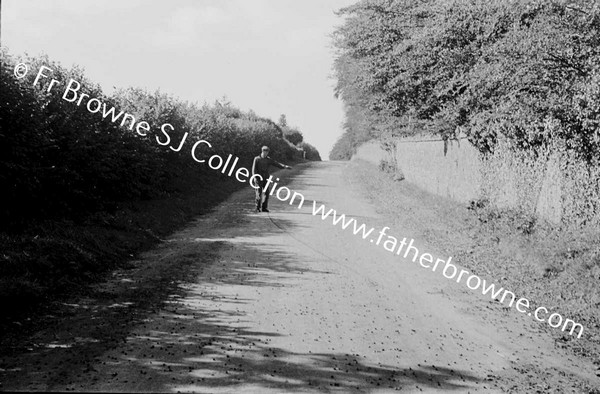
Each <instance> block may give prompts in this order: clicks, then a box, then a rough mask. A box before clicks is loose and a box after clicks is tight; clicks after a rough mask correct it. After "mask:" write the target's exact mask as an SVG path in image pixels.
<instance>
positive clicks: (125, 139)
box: [0, 51, 319, 316]
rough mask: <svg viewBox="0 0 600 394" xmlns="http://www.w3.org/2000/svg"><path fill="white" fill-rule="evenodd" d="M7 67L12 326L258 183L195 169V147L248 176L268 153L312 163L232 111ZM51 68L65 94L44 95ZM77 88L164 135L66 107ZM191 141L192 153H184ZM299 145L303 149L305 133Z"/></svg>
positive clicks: (5, 250)
mask: <svg viewBox="0 0 600 394" xmlns="http://www.w3.org/2000/svg"><path fill="white" fill-rule="evenodd" d="M19 61H24V62H26V63H27V64H29V67H30V69H31V70H33V71H32V72H30V73H29V74H28V75H27V77H26V78H24V79H20V80H19V79H17V78H15V76H14V75H13V68H14V65H15V64H16V63H17V62H19ZM1 62H2V64H1V68H0V72H1V73H2V75H1V76H0V99H1V103H0V104H1V105H0V124H1V125H2V129H1V131H0V190H2V191H3V201H4V205H3V206H2V209H0V249H1V251H0V305H1V306H2V307H1V309H2V310H1V312H2V315H3V316H6V315H7V313H8V314H10V313H13V312H19V313H21V312H24V311H26V310H27V309H28V308H30V307H33V306H35V305H38V304H39V303H40V301H43V300H44V299H47V298H48V297H52V296H54V295H57V294H64V293H65V292H67V291H71V290H73V289H77V288H80V287H81V285H82V284H85V283H87V282H89V281H91V280H94V279H95V278H98V277H99V276H100V275H102V274H103V273H105V272H106V271H108V270H110V269H111V268H113V267H116V266H119V265H120V264H122V263H123V262H124V261H125V260H126V259H128V258H131V257H132V256H134V254H135V253H136V252H139V251H141V250H143V249H145V248H148V247H150V246H151V245H153V244H155V243H156V242H157V241H159V239H160V238H161V237H164V236H165V235H167V234H169V233H170V232H172V231H173V230H175V229H176V228H178V227H180V226H181V225H183V224H184V223H185V222H186V221H188V220H190V219H191V218H192V217H193V216H195V215H197V214H199V213H202V212H205V211H206V210H207V209H209V208H210V207H212V206H214V205H215V204H217V203H218V202H220V201H222V200H223V199H224V198H225V197H227V195H228V194H230V193H231V192H232V191H233V190H236V189H239V188H240V187H243V186H244V185H246V184H245V183H240V182H237V181H236V180H235V178H233V177H228V176H226V175H223V174H221V173H220V172H218V171H214V170H212V169H210V168H208V167H207V165H206V164H200V163H197V162H195V161H194V160H193V159H192V156H191V154H190V149H189V148H187V147H189V146H191V144H192V143H193V142H195V141H198V140H201V139H204V140H206V141H210V143H211V144H212V149H211V150H210V152H209V150H203V154H205V155H206V154H210V155H212V154H219V155H221V156H222V157H227V155H228V154H232V155H234V156H237V157H239V158H240V163H239V165H238V166H245V167H246V168H250V166H251V161H252V158H253V157H254V156H256V155H257V154H258V153H259V152H260V147H261V146H262V145H269V146H270V148H271V152H272V155H273V156H274V157H275V158H277V159H278V160H280V161H284V162H290V161H298V160H302V154H301V151H300V150H299V147H297V146H296V145H294V144H293V143H291V142H290V141H288V140H287V139H285V137H284V131H283V130H282V128H284V127H280V126H279V125H278V124H276V123H275V122H273V121H271V120H270V119H266V118H262V117H259V116H257V115H256V114H254V113H253V112H252V111H250V112H243V111H241V110H239V109H237V108H235V107H234V106H232V105H231V104H230V103H223V102H216V103H215V104H214V105H207V104H204V105H202V106H199V105H195V104H191V103H188V102H182V101H180V100H178V99H176V98H173V97H171V96H169V95H167V94H164V93H160V92H154V93H150V92H147V91H144V90H141V89H136V88H129V89H125V90H120V91H117V92H116V93H114V94H112V95H111V96H107V95H105V94H104V93H103V92H102V89H101V88H100V86H98V85H97V84H94V83H93V82H92V81H89V80H88V79H87V78H86V77H85V75H84V73H83V71H82V70H81V69H79V68H77V67H75V68H72V69H70V70H68V69H66V68H64V67H62V66H61V65H60V64H58V63H56V62H53V61H52V60H50V59H48V58H47V57H38V58H28V59H23V60H17V59H14V58H12V57H11V56H10V55H8V54H7V53H6V51H3V52H2V58H1ZM42 65H44V66H47V67H49V68H50V69H52V70H53V72H52V77H53V78H56V79H57V80H59V81H63V82H64V84H65V85H63V88H62V89H54V90H51V91H50V92H48V91H46V90H45V89H43V88H41V87H40V85H41V84H38V86H37V87H34V86H33V80H34V79H35V76H36V74H37V70H38V69H39V68H40V66H42ZM70 78H73V79H74V80H76V81H78V82H80V83H81V85H82V88H81V92H85V93H87V94H89V96H90V97H95V98H98V99H100V101H102V102H105V103H108V104H110V105H112V106H114V107H115V108H116V110H117V111H121V110H122V111H125V112H126V113H130V114H134V115H135V117H136V118H137V119H143V120H144V121H146V122H148V123H149V124H150V125H152V128H151V130H155V132H152V131H151V132H149V133H147V135H146V136H142V135H140V134H138V133H136V132H135V130H129V129H128V128H127V127H121V126H120V125H119V122H116V123H113V122H111V121H110V117H107V118H104V117H103V116H102V114H98V113H95V114H93V113H91V112H90V111H88V109H87V108H86V107H85V105H81V106H78V105H76V103H75V102H68V101H66V100H64V99H63V98H62V94H63V92H64V86H66V83H67V82H68V81H69V79H70ZM165 123H169V124H171V125H172V126H173V128H172V130H170V129H169V130H168V131H169V134H170V138H171V140H172V141H173V143H172V144H171V145H172V146H174V148H173V149H172V148H170V146H168V145H165V146H161V145H159V144H157V140H156V137H157V136H158V137H160V138H161V139H163V140H164V138H165V136H164V134H162V133H160V128H159V126H160V125H162V124H165ZM186 133H187V134H188V137H187V141H188V142H187V145H186V148H185V149H182V150H181V151H179V152H176V151H174V149H175V148H176V147H177V144H178V143H179V141H181V140H182V138H184V136H185V135H186ZM295 136H296V138H299V142H302V134H301V133H300V132H299V131H297V130H296V132H295ZM304 146H306V147H310V148H311V149H312V150H311V151H310V152H311V154H310V155H308V154H307V159H311V158H313V159H314V158H316V159H319V158H318V152H316V150H314V148H312V147H311V146H310V145H308V144H306V145H304ZM313 150H314V151H313ZM208 157H209V156H207V158H208ZM249 196H250V195H249ZM249 198H250V197H249Z"/></svg>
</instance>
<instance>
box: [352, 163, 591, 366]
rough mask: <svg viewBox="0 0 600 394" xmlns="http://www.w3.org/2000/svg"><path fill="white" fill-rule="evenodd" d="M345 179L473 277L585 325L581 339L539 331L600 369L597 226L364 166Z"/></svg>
mask: <svg viewBox="0 0 600 394" xmlns="http://www.w3.org/2000/svg"><path fill="white" fill-rule="evenodd" d="M346 176H347V177H349V178H350V179H352V180H353V181H354V182H355V183H358V184H361V185H362V188H363V189H364V192H365V193H366V194H367V195H368V196H369V197H370V198H371V199H372V200H373V201H374V203H375V204H376V205H377V206H379V207H380V209H379V210H380V212H381V213H382V214H384V215H386V217H388V218H389V220H390V223H394V222H395V221H398V220H400V218H402V221H403V222H404V223H406V222H409V223H411V224H414V228H415V229H416V230H415V231H418V232H419V234H413V235H412V236H418V237H420V238H421V239H423V240H424V241H428V242H430V243H435V245H437V246H438V247H439V248H440V249H441V250H444V251H445V252H446V253H448V254H449V255H451V256H453V257H454V259H455V261H457V262H458V263H459V264H461V265H463V266H464V267H465V268H467V269H469V270H470V271H471V272H474V273H476V274H478V275H480V276H486V277H487V278H489V279H491V280H494V282H495V283H497V284H499V285H501V286H504V287H505V288H509V289H511V290H512V291H514V292H515V293H516V294H519V295H522V296H524V297H527V298H528V299H529V300H530V301H532V308H536V307H538V306H546V307H547V308H548V309H549V310H550V311H551V312H558V313H560V314H561V315H562V316H563V318H570V319H573V320H575V321H576V322H578V323H580V324H582V325H583V326H584V327H585V332H584V334H583V336H582V337H581V338H580V339H577V337H576V336H570V335H569V334H568V333H567V332H562V331H561V330H560V329H555V328H552V327H550V326H548V325H547V324H546V323H541V322H540V323H539V326H540V328H541V329H542V330H544V331H546V332H548V333H549V334H550V335H551V336H552V337H553V338H554V339H555V344H556V346H558V347H566V348H569V349H570V350H571V351H573V352H574V353H575V354H577V355H581V356H585V357H589V358H591V359H592V360H593V361H594V362H595V363H596V364H597V365H598V366H599V367H600V286H599V284H600V233H599V232H598V229H597V228H594V227H593V226H591V225H590V226H587V227H580V228H570V229H565V228H562V229H561V228H557V227H555V226H552V225H550V224H549V223H546V222H544V221H539V220H536V219H535V218H534V217H532V216H528V215H523V214H519V213H515V212H514V211H510V210H497V209H492V208H490V207H489V205H487V204H486V203H485V201H479V202H477V201H475V202H472V203H471V204H467V205H466V204H459V203H456V202H452V201H449V200H446V199H444V198H442V197H439V196H435V195H432V194H430V193H428V192H426V191H423V190H421V189H419V188H418V187H416V186H413V185H412V184H410V183H407V182H406V181H402V182H398V181H395V180H394V177H393V174H390V173H386V172H382V171H379V170H378V169H377V167H376V166H375V165H373V164H368V163H366V162H363V161H358V162H352V163H350V165H349V168H348V169H347V171H346ZM415 206H417V207H418V208H414V207H415ZM407 207H411V208H410V209H408V208H407ZM411 228H412V227H411ZM515 313H516V312H515Z"/></svg>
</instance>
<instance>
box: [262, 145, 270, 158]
mask: <svg viewBox="0 0 600 394" xmlns="http://www.w3.org/2000/svg"><path fill="white" fill-rule="evenodd" d="M260 155H261V156H262V157H267V156H269V147H268V146H266V145H265V146H263V147H262V149H261V151H260Z"/></svg>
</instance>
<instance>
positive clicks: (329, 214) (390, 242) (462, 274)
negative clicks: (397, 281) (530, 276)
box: [312, 201, 583, 338]
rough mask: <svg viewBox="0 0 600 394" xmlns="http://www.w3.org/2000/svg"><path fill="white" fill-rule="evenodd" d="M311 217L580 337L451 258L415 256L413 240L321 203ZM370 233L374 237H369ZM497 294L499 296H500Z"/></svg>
mask: <svg viewBox="0 0 600 394" xmlns="http://www.w3.org/2000/svg"><path fill="white" fill-rule="evenodd" d="M312 214H313V216H317V215H319V214H320V215H321V220H325V219H327V218H331V220H332V223H333V225H334V226H337V225H338V224H339V225H341V227H342V229H343V230H346V229H347V228H350V229H351V230H352V232H353V234H354V235H359V236H360V237H362V239H365V240H366V239H368V240H369V241H370V242H371V243H374V244H375V245H380V244H381V243H382V241H383V248H384V249H385V250H387V251H388V252H390V253H394V254H396V255H398V256H400V254H401V253H402V252H403V251H404V253H402V256H403V257H404V258H409V257H410V256H412V261H413V262H416V261H417V260H418V262H419V264H420V265H421V267H423V268H428V269H431V270H432V271H435V270H436V269H438V268H439V269H440V270H441V271H442V275H444V277H446V278H448V279H455V278H456V282H457V283H460V282H461V280H463V278H465V279H464V280H463V283H465V284H466V285H467V287H468V288H469V289H471V290H477V289H481V293H482V294H483V295H488V294H489V296H490V297H491V298H492V299H497V300H498V301H500V303H504V302H505V300H506V299H507V296H508V298H509V300H510V302H509V304H508V306H509V307H512V306H513V304H514V305H515V308H516V309H517V311H519V312H521V313H527V315H528V316H533V317H534V318H535V319H536V320H537V321H540V322H547V323H548V325H549V326H550V327H553V328H560V329H561V330H562V331H566V330H569V334H570V335H573V334H574V333H575V330H578V334H577V338H580V337H581V335H583V326H582V325H581V324H579V323H576V322H575V321H573V320H571V319H563V317H562V316H561V315H560V314H559V313H553V314H551V315H549V316H548V313H549V311H548V309H547V308H545V307H543V306H540V307H538V308H536V309H535V310H534V311H533V312H530V306H529V300H528V299H527V298H519V299H518V300H517V301H516V302H515V299H516V296H515V293H513V292H511V291H508V290H506V289H504V288H502V287H499V288H497V287H496V285H495V284H494V283H490V284H489V285H488V283H487V282H486V281H485V279H481V278H480V277H479V276H477V275H474V274H470V273H469V271H467V270H464V269H460V270H459V267H457V266H455V265H454V264H452V263H451V261H452V257H449V258H448V260H446V261H444V260H442V259H435V262H434V257H433V256H432V255H431V254H429V253H422V254H419V250H418V249H417V248H416V247H415V246H414V239H410V240H409V241H407V238H406V237H405V238H402V240H401V241H398V238H396V237H394V236H392V235H388V234H387V231H388V230H389V229H390V228H389V227H384V228H382V229H381V230H380V231H378V232H375V233H374V231H375V229H374V228H373V227H371V228H367V226H365V224H364V223H363V224H360V225H359V223H358V222H357V221H356V219H354V218H349V217H346V215H344V214H341V215H339V214H338V213H337V212H336V210H335V209H329V210H326V208H325V206H324V205H322V204H321V205H320V206H318V207H317V202H316V201H313V209H312ZM371 234H374V235H373V237H372V236H371ZM375 237H376V238H375ZM384 237H385V240H384ZM407 242H408V243H407ZM457 275H458V276H457ZM501 294H502V296H500V295H501ZM546 316H547V318H546Z"/></svg>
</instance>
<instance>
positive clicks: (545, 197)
mask: <svg viewBox="0 0 600 394" xmlns="http://www.w3.org/2000/svg"><path fill="white" fill-rule="evenodd" d="M353 159H362V160H366V161H368V162H371V163H373V164H376V165H379V164H380V163H381V162H382V161H384V162H387V163H389V164H391V165H393V166H395V168H396V169H397V171H398V172H401V173H402V175H403V176H404V178H405V180H406V181H408V182H411V183H413V184H415V185H417V186H419V187H421V188H422V189H425V190H427V191H429V192H431V193H434V194H437V195H440V196H443V197H447V198H450V199H452V200H454V201H458V202H461V203H469V202H470V201H472V200H477V199H480V198H485V199H487V200H489V201H490V203H491V204H492V205H494V206H495V207H497V208H501V209H503V208H507V209H513V210H518V211H521V212H523V213H525V214H530V215H534V214H535V215H537V216H539V217H542V218H544V219H546V220H548V221H550V222H553V223H559V222H560V221H561V218H562V216H563V210H564V209H565V208H566V204H567V200H568V199H565V198H564V197H565V196H564V195H563V193H562V190H563V189H564V190H566V189H565V188H564V185H563V184H564V183H565V176H564V175H563V171H561V168H560V162H559V159H558V157H557V156H556V155H546V156H543V157H537V156H536V157H535V158H534V157H533V156H531V155H528V154H516V153H510V152H509V150H508V149H504V147H503V146H500V148H499V149H497V151H496V153H494V155H492V156H491V157H488V158H485V159H484V158H483V157H482V156H481V155H480V154H479V152H478V151H477V149H475V148H474V147H473V146H472V145H471V144H470V143H469V142H468V141H467V140H466V139H459V140H453V141H446V142H444V141H441V140H439V138H437V137H430V136H417V137H406V138H402V139H398V140H397V141H395V142H394V143H392V144H389V145H388V148H387V149H384V148H383V147H382V145H381V144H380V143H379V142H377V141H369V142H367V143H365V144H363V145H361V146H360V147H359V148H358V149H357V152H356V154H355V155H354V156H353Z"/></svg>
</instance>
